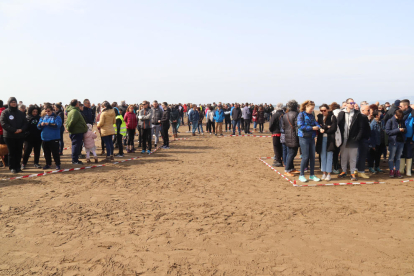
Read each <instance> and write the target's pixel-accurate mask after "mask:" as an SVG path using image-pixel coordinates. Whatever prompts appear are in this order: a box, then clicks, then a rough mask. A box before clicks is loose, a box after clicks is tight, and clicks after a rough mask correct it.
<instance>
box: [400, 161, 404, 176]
mask: <svg viewBox="0 0 414 276" xmlns="http://www.w3.org/2000/svg"><path fill="white" fill-rule="evenodd" d="M404 170H405V158H401V160H400V174H402V175H404Z"/></svg>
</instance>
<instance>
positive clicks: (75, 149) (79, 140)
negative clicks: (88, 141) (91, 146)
mask: <svg viewBox="0 0 414 276" xmlns="http://www.w3.org/2000/svg"><path fill="white" fill-rule="evenodd" d="M109 137H111V136H109ZM70 140H72V162H79V152H80V150H81V149H82V145H83V133H77V134H71V135H70ZM111 144H112V138H111Z"/></svg>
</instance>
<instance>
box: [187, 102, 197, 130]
mask: <svg viewBox="0 0 414 276" xmlns="http://www.w3.org/2000/svg"><path fill="white" fill-rule="evenodd" d="M199 119H200V114H199V113H198V110H197V106H196V105H193V109H192V110H189V111H188V121H189V122H191V124H192V125H193V130H192V133H193V134H192V136H196V134H195V132H196V130H197V128H198V120H199Z"/></svg>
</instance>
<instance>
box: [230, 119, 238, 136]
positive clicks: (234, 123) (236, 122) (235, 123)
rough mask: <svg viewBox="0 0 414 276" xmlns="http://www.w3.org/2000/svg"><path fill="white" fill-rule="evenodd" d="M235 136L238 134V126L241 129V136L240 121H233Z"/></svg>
mask: <svg viewBox="0 0 414 276" xmlns="http://www.w3.org/2000/svg"><path fill="white" fill-rule="evenodd" d="M232 122H233V135H235V134H236V126H237V127H238V128H239V134H240V120H233V121H232Z"/></svg>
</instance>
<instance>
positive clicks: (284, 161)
mask: <svg viewBox="0 0 414 276" xmlns="http://www.w3.org/2000/svg"><path fill="white" fill-rule="evenodd" d="M282 150H283V164H285V165H286V161H287V160H286V159H287V154H288V147H287V146H286V144H285V143H283V144H282Z"/></svg>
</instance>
